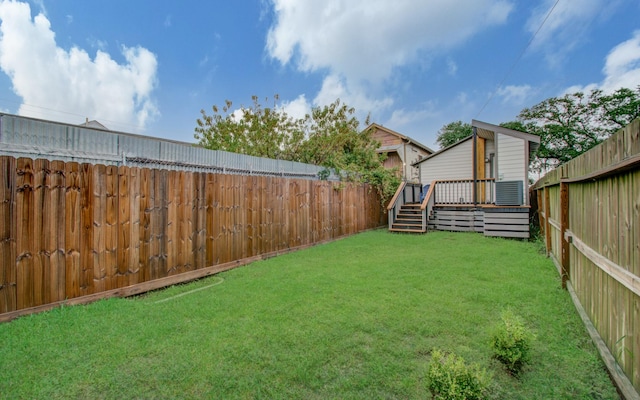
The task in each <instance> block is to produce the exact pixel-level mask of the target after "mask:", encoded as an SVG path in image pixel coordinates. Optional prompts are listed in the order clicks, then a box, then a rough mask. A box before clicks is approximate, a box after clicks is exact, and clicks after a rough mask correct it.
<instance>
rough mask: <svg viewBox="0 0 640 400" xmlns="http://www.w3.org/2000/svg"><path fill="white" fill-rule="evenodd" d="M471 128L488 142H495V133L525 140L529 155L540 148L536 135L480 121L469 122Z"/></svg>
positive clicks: (448, 147) (458, 143)
mask: <svg viewBox="0 0 640 400" xmlns="http://www.w3.org/2000/svg"><path fill="white" fill-rule="evenodd" d="M471 126H472V127H475V128H476V133H477V135H478V137H481V138H485V139H489V140H495V134H496V133H500V134H502V135H507V136H511V137H515V138H519V139H522V140H527V141H529V143H530V144H529V153H534V152H535V151H536V150H537V149H538V147H540V137H539V136H537V135H532V134H530V133H527V132H520V131H516V130H513V129H509V128H505V127H502V126H500V125H493V124H489V123H486V122H482V121H476V120H475V119H474V120H471ZM472 138H473V135H470V136H467V137H466V138H464V139H462V140H460V141H458V142H456V143H454V144H452V145H449V146H447V147H445V148H443V149H440V150H438V151H436V152H435V153H433V154H431V155H428V156H426V157H424V158H422V159H420V160H418V161H416V162H415V163H413V164H412V165H413V166H417V165H418V164H420V163H421V162H424V161H426V160H429V159H431V158H433V157H437V156H439V155H440V154H442V153H445V152H446V151H447V150H449V149H451V148H452V147H456V146H458V145H460V144H462V143H464V142H466V141H467V140H471V139H472Z"/></svg>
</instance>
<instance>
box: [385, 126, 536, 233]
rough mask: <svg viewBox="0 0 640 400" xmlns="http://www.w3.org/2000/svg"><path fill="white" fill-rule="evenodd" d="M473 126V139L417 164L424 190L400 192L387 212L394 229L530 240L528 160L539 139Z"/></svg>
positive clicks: (408, 188) (408, 187)
mask: <svg viewBox="0 0 640 400" xmlns="http://www.w3.org/2000/svg"><path fill="white" fill-rule="evenodd" d="M471 126H472V131H473V134H472V135H471V136H469V137H467V138H465V139H463V140H461V141H459V142H457V143H455V144H453V145H451V146H449V147H446V148H444V149H441V150H439V151H437V152H435V153H433V154H431V155H428V156H427V157H425V158H423V159H421V160H419V161H416V162H415V163H414V164H413V166H414V167H416V168H418V171H419V172H418V175H419V180H420V187H416V186H415V185H414V186H412V185H410V184H403V185H402V187H401V188H399V190H398V193H397V195H396V196H395V197H394V199H393V200H392V202H391V203H390V204H389V207H388V210H389V211H390V214H389V227H390V229H391V230H396V231H417V232H425V231H426V230H427V228H433V229H439V230H472V231H477V232H484V233H485V235H490V236H508V237H528V236H529V222H528V214H529V190H528V188H529V161H530V159H531V157H532V155H533V154H534V153H535V151H536V150H537V149H538V147H539V145H540V138H539V137H538V136H536V135H532V134H529V133H526V132H519V131H515V130H513V129H508V128H504V127H501V126H499V125H492V124H488V123H486V122H481V121H476V120H473V121H472V122H471ZM418 197H419V198H418ZM418 215H420V216H421V221H418Z"/></svg>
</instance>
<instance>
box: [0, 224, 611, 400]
mask: <svg viewBox="0 0 640 400" xmlns="http://www.w3.org/2000/svg"><path fill="white" fill-rule="evenodd" d="M220 278H222V279H224V281H222V283H220V282H221V279H220ZM211 285H213V286H211ZM197 288H201V289H202V290H199V291H194V289H197ZM179 294H184V295H182V296H177V295H179ZM165 299H166V301H162V302H159V301H161V300H165ZM507 308H511V309H512V310H514V311H515V312H516V313H517V314H518V315H520V316H521V317H522V318H523V319H524V321H525V322H526V324H527V326H528V327H530V328H531V329H532V330H533V331H534V333H535V335H536V340H535V342H534V344H533V349H532V361H531V363H530V364H529V365H527V366H526V367H525V369H524V372H523V373H522V374H521V376H520V378H519V379H517V378H514V377H512V376H510V375H508V374H507V373H506V372H505V371H504V370H503V368H502V367H501V365H500V364H499V363H498V362H497V361H495V360H492V359H491V349H490V346H489V338H490V333H491V330H492V328H493V327H494V325H495V324H496V323H498V322H499V321H500V314H501V312H502V311H503V310H504V309H507ZM434 348H439V349H443V350H447V351H453V352H455V353H456V354H458V355H460V356H462V357H464V358H465V360H467V361H468V362H473V363H478V364H480V365H481V366H483V367H486V368H487V369H488V370H490V371H491V373H492V374H493V386H492V387H491V390H492V397H494V398H504V399H516V398H522V399H552V398H553V399H559V398H580V399H583V398H617V394H616V391H615V389H614V387H613V386H612V384H611V382H610V381H609V378H608V376H607V373H606V371H605V369H604V366H603V364H602V362H601V361H600V360H599V358H598V356H597V353H596V350H595V348H594V346H593V345H592V343H591V341H590V339H589V337H588V335H587V333H586V331H585V329H584V327H583V325H582V323H581V321H580V319H579V317H578V315H577V313H576V312H575V310H574V308H573V305H572V303H571V300H570V297H569V294H568V293H567V292H566V291H563V290H562V289H561V288H560V281H559V278H558V274H557V271H556V270H555V268H554V266H553V264H552V263H551V261H550V260H548V259H546V258H545V257H544V256H543V255H541V254H540V253H539V252H538V248H537V247H536V246H535V245H534V244H531V243H526V242H521V241H514V240H504V239H492V238H487V237H484V236H482V235H479V234H473V233H468V234H465V233H448V232H436V233H429V234H427V235H398V234H390V233H388V232H386V231H384V230H378V231H370V232H366V233H363V234H359V235H356V236H352V237H349V238H346V239H343V240H338V241H336V242H333V243H330V244H325V245H320V246H316V247H313V248H310V249H307V250H303V251H299V252H296V253H291V254H288V255H283V256H280V257H277V258H272V259H269V260H266V261H262V262H257V263H254V264H251V265H249V266H245V267H241V268H238V269H235V270H232V271H228V272H225V273H222V274H219V275H218V276H215V277H211V278H208V279H203V280H200V281H197V282H193V283H191V284H188V285H180V286H175V287H172V288H169V289H166V290H162V291H157V292H153V293H150V294H148V295H145V296H141V297H138V298H130V299H111V300H106V301H100V302H97V303H94V304H91V305H87V306H76V307H64V308H60V309H56V310H53V311H51V312H47V313H43V314H39V315H33V316H28V317H23V318H20V319H17V320H15V321H13V322H10V323H5V324H0V398H7V399H14V398H42V399H52V398H64V399H68V398H83V399H84V398H92V399H94V398H107V399H122V398H143V399H144V398H225V399H227V398H243V399H253V398H299V399H328V398H330V399H337V398H340V399H374V398H403V399H406V398H428V397H429V392H428V391H427V389H426V371H427V367H428V364H429V361H430V356H429V354H430V353H431V350H432V349H434Z"/></svg>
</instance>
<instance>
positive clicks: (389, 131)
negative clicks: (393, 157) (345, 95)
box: [365, 122, 434, 153]
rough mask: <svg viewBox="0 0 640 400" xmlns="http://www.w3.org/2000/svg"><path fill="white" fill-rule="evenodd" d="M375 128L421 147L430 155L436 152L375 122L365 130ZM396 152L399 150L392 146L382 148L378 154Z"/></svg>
mask: <svg viewBox="0 0 640 400" xmlns="http://www.w3.org/2000/svg"><path fill="white" fill-rule="evenodd" d="M373 128H375V129H380V130H381V131H385V132H387V133H389V134H391V135H394V136H397V137H399V138H400V139H402V140H403V141H405V142H407V143H409V144H412V145H414V146H416V147H419V148H421V149H422V150H424V151H426V152H428V153H433V152H434V150H432V149H430V148H429V147H427V146H425V145H423V144H422V143H420V142H418V141H417V140H414V139H412V138H410V137H409V136H405V135H403V134H401V133H398V132H396V131H394V130H391V129H389V128H385V127H384V126H382V125H379V124H376V123H375V122H374V123H372V124H371V125H369V126H368V127H367V128H366V129H365V130H369V129H373ZM394 150H397V149H396V148H392V147H391V146H383V147H380V148H379V149H378V152H387V151H394Z"/></svg>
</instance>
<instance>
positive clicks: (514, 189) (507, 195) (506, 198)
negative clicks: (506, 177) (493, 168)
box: [496, 181, 523, 206]
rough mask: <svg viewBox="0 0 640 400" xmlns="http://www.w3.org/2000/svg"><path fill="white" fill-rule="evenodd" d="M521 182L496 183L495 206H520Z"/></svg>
mask: <svg viewBox="0 0 640 400" xmlns="http://www.w3.org/2000/svg"><path fill="white" fill-rule="evenodd" d="M522 186H523V184H522V181H497V182H496V205H497V206H521V205H522V197H523V195H522V193H523V187H522Z"/></svg>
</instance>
